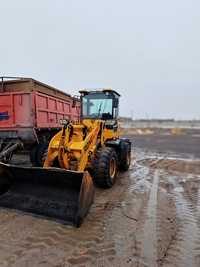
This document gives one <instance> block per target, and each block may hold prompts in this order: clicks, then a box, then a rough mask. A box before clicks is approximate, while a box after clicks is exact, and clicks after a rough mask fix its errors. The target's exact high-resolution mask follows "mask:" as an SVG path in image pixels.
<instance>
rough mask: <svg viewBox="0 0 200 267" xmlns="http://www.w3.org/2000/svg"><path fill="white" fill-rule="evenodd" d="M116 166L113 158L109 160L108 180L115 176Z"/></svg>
mask: <svg viewBox="0 0 200 267" xmlns="http://www.w3.org/2000/svg"><path fill="white" fill-rule="evenodd" d="M116 169H117V164H116V160H115V158H111V160H110V170H109V171H110V178H111V179H114V178H115V174H116Z"/></svg>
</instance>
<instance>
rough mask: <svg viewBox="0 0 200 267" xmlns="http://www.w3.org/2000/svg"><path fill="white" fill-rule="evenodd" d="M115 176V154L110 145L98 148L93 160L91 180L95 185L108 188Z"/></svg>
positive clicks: (113, 181)
mask: <svg viewBox="0 0 200 267" xmlns="http://www.w3.org/2000/svg"><path fill="white" fill-rule="evenodd" d="M116 177H117V154H116V152H115V150H114V149H113V148H111V147H103V148H101V149H99V151H98V152H97V155H96V159H95V160H94V169H93V180H94V183H95V185H96V186H98V187H102V188H110V187H112V186H113V184H114V183H115V180H116Z"/></svg>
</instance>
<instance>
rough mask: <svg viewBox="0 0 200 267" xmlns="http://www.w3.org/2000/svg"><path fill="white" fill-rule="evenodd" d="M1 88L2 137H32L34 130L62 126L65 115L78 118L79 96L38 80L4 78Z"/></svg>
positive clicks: (27, 138)
mask: <svg viewBox="0 0 200 267" xmlns="http://www.w3.org/2000/svg"><path fill="white" fill-rule="evenodd" d="M0 88H1V90H0V137H1V136H12V137H17V136H19V137H20V138H22V139H25V140H26V141H29V139H30V141H32V139H33V138H35V137H34V134H35V133H34V132H33V130H44V129H48V130H51V129H52V128H53V129H55V128H60V119H63V118H68V119H69V120H78V119H79V116H80V103H79V100H78V99H74V98H72V97H71V96H70V95H68V94H65V93H64V92H61V91H59V90H57V89H55V88H52V87H50V86H48V85H45V84H43V83H40V82H38V81H35V80H32V79H24V80H16V81H5V82H4V83H3V84H2V83H1V84H0ZM25 132H26V133H27V134H25Z"/></svg>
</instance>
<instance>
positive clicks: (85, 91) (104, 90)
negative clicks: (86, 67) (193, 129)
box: [79, 88, 120, 96]
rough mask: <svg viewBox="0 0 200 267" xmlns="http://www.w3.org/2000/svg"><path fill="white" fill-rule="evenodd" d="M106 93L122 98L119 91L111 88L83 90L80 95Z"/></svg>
mask: <svg viewBox="0 0 200 267" xmlns="http://www.w3.org/2000/svg"><path fill="white" fill-rule="evenodd" d="M106 92H109V93H113V94H116V95H117V96H120V94H119V93H118V92H117V91H115V90H113V89H111V88H95V89H82V90H80V91H79V93H80V94H84V95H87V94H90V93H106Z"/></svg>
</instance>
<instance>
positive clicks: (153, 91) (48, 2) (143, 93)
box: [0, 0, 200, 119]
mask: <svg viewBox="0 0 200 267" xmlns="http://www.w3.org/2000/svg"><path fill="white" fill-rule="evenodd" d="M0 25H1V32H0V51H1V56H0V75H22V76H28V77H33V78H35V79H38V80H40V81H43V82H46V83H49V84H50V85H53V86H55V87H58V88H60V89H63V90H66V92H69V93H71V94H77V92H78V89H79V88H88V87H89V88H91V87H92V88H94V87H112V88H113V89H116V90H118V91H119V92H120V93H121V95H122V98H121V106H120V108H121V111H120V113H121V115H126V116H130V115H131V114H132V115H133V117H134V118H172V117H173V118H177V119H184V118H187V119H193V118H195V119H200V1H199V0H196V1H195V0H32V1H31V0H17V1H13V0H5V1H3V0H0Z"/></svg>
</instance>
